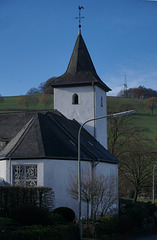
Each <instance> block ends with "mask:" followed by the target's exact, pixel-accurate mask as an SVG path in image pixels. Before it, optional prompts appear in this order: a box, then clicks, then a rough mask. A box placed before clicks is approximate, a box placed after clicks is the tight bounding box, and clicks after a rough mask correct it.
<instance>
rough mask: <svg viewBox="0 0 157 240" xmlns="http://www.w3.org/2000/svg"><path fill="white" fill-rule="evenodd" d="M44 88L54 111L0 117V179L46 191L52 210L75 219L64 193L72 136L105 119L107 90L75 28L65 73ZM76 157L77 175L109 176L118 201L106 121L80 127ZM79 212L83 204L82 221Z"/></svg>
mask: <svg viewBox="0 0 157 240" xmlns="http://www.w3.org/2000/svg"><path fill="white" fill-rule="evenodd" d="M50 85H51V87H52V88H53V89H54V110H52V111H48V112H46V111H42V112H20V113H2V114H0V177H1V178H3V179H4V180H5V181H6V182H7V183H9V184H10V185H23V186H45V187H51V188H52V190H53V192H54V197H55V199H54V201H55V202H54V205H55V208H57V207H60V206H64V207H70V208H72V209H73V210H74V211H75V213H76V215H77V212H78V201H77V200H75V199H73V198H72V197H71V196H70V195H69V193H68V191H67V189H68V186H69V183H70V182H71V179H72V176H73V175H74V174H75V175H77V172H78V155H77V154H78V150H77V143H78V132H79V129H80V126H81V125H82V124H83V123H84V122H85V121H87V120H89V119H94V118H97V117H101V116H106V114H107V104H106V93H107V92H108V91H110V90H111V89H110V88H109V87H108V86H107V85H106V84H105V83H104V82H103V81H102V80H101V79H100V78H99V76H98V74H97V72H96V70H95V67H94V65H93V62H92V60H91V57H90V54H89V52H88V50H87V47H86V44H85V42H84V40H83V37H82V34H81V29H80V28H79V33H78V36H77V40H76V43H75V46H74V49H73V52H72V55H71V58H70V61H69V64H68V67H67V70H66V72H65V73H64V74H63V75H61V76H60V77H56V78H52V80H51V81H50ZM80 152H81V171H82V172H86V171H87V170H88V171H89V173H90V174H91V175H92V174H93V172H94V174H95V175H96V176H97V175H99V174H103V175H104V176H109V175H111V174H114V176H115V177H116V185H115V195H117V196H118V160H117V159H116V158H115V157H114V156H112V155H111V154H110V153H109V152H108V151H107V120H106V118H104V119H101V120H98V121H91V122H89V123H88V124H86V125H85V127H84V128H83V129H82V132H81V146H80ZM114 207H116V208H117V209H118V200H117V204H116V206H114ZM85 211H86V210H85V204H83V207H82V216H85Z"/></svg>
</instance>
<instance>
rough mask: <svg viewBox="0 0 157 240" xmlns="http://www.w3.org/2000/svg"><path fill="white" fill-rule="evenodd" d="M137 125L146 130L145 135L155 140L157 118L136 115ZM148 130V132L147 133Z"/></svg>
mask: <svg viewBox="0 0 157 240" xmlns="http://www.w3.org/2000/svg"><path fill="white" fill-rule="evenodd" d="M135 119H136V123H137V125H139V126H141V127H142V128H145V129H146V131H144V133H145V134H146V135H147V136H148V137H149V138H151V139H154V137H155V135H156V133H157V116H150V115H148V116H147V115H136V116H135ZM147 129H148V131H147Z"/></svg>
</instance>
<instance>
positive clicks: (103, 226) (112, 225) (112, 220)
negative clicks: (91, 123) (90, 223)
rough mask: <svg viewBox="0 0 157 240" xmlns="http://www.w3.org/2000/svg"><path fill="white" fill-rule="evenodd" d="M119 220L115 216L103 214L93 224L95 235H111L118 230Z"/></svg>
mask: <svg viewBox="0 0 157 240" xmlns="http://www.w3.org/2000/svg"><path fill="white" fill-rule="evenodd" d="M118 226H119V221H118V218H117V217H112V216H104V217H100V218H98V219H97V222H96V224H95V231H96V236H97V237H101V236H103V235H105V234H108V235H112V234H115V233H117V232H118Z"/></svg>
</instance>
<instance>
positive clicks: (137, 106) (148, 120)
mask: <svg viewBox="0 0 157 240" xmlns="http://www.w3.org/2000/svg"><path fill="white" fill-rule="evenodd" d="M31 96H32V95H31ZM34 96H36V97H37V98H38V101H37V102H36V103H30V104H28V105H27V106H26V105H25V104H24V103H23V104H21V105H19V104H18V99H19V96H13V97H4V101H3V102H0V113H4V112H15V111H16V112H19V111H31V110H37V111H39V110H52V109H53V95H51V104H45V103H44V101H40V99H41V96H42V94H37V95H34ZM107 106H108V113H113V112H114V113H116V112H120V111H127V110H131V109H134V110H135V111H136V115H135V121H136V123H137V124H138V125H139V126H141V127H143V128H145V129H147V130H145V133H146V134H147V135H148V136H149V138H151V139H154V136H155V135H156V134H157V108H154V113H153V116H152V114H151V110H149V109H147V108H146V100H144V99H135V98H134V99H133V98H120V97H107Z"/></svg>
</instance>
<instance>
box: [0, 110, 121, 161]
mask: <svg viewBox="0 0 157 240" xmlns="http://www.w3.org/2000/svg"><path fill="white" fill-rule="evenodd" d="M5 118H6V120H7V123H6V122H5V121H4V120H5ZM2 119H3V121H1V120H2ZM15 119H16V121H14V120H15ZM26 120H27V123H26V122H25V121H26ZM2 122H5V124H4V125H2V124H1V125H0V141H3V134H1V133H3V132H4V131H5V129H4V128H6V129H7V128H8V126H9V128H10V130H11V128H14V127H15V129H16V131H15V129H13V133H12V132H10V135H11V136H12V139H11V140H10V141H9V143H8V144H7V145H6V146H5V147H4V148H3V149H2V150H1V151H0V159H9V158H12V159H23V158H27V159H32V158H51V159H67V160H71V159H72V160H77V136H78V130H79V128H80V124H79V123H78V122H77V121H75V120H69V119H67V118H66V117H65V116H63V115H62V114H61V113H60V112H58V111H57V110H54V111H52V112H45V113H41V112H39V113H34V114H33V113H30V114H29V113H28V114H27V116H26V114H25V113H15V114H0V123H2ZM17 126H18V127H17ZM1 130H3V131H1ZM6 131H7V130H6ZM7 134H8V133H7ZM81 159H82V160H88V161H93V160H95V161H103V162H111V163H118V160H117V159H116V158H115V157H114V156H112V155H111V154H110V153H109V152H108V151H107V150H106V149H105V148H104V147H103V146H102V145H101V144H100V143H99V142H98V141H96V140H95V138H94V137H92V136H91V135H90V134H89V133H88V132H87V131H86V130H85V129H83V131H82V133H81Z"/></svg>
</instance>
